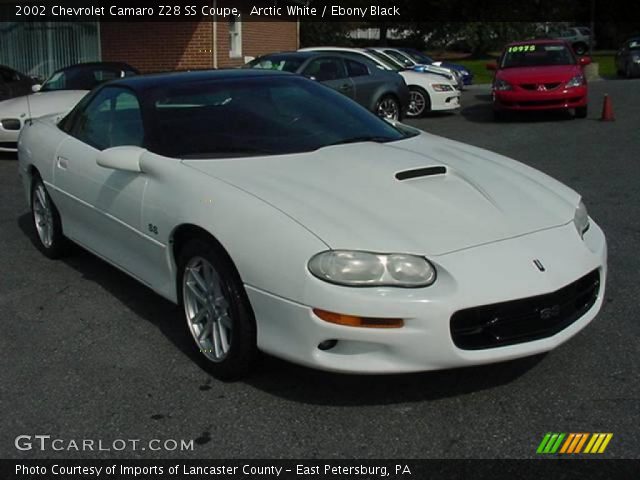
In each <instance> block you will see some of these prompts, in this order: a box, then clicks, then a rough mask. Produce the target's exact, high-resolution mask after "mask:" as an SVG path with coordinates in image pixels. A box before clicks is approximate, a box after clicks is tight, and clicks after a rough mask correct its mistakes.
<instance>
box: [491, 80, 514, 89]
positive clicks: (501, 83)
mask: <svg viewBox="0 0 640 480" xmlns="http://www.w3.org/2000/svg"><path fill="white" fill-rule="evenodd" d="M493 88H494V89H495V90H502V91H504V90H512V88H511V85H510V84H509V83H507V82H505V81H504V80H500V79H496V81H495V82H494V83H493Z"/></svg>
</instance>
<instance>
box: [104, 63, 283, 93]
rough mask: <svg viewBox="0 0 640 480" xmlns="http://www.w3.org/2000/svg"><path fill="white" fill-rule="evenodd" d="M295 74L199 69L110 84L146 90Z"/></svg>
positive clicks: (126, 79)
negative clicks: (183, 84) (186, 84)
mask: <svg viewBox="0 0 640 480" xmlns="http://www.w3.org/2000/svg"><path fill="white" fill-rule="evenodd" d="M287 76H294V75H293V74H292V73H289V72H281V71H277V70H261V69H240V68H228V69H220V70H198V71H193V72H168V73H154V74H151V75H138V76H134V77H125V78H120V79H117V80H112V81H110V82H108V83H107V84H108V85H109V86H116V85H117V86H123V87H128V88H130V89H132V90H134V91H136V92H144V91H145V90H148V89H150V88H155V87H161V86H168V85H175V84H181V83H195V82H206V81H215V80H229V79H231V80H241V79H245V78H256V77H287Z"/></svg>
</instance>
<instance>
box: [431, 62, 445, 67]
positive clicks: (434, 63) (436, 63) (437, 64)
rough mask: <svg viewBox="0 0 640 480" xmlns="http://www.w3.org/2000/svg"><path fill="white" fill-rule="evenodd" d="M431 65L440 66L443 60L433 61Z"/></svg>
mask: <svg viewBox="0 0 640 480" xmlns="http://www.w3.org/2000/svg"><path fill="white" fill-rule="evenodd" d="M431 65H435V66H436V67H440V66H441V65H442V62H433V63H432V64H431Z"/></svg>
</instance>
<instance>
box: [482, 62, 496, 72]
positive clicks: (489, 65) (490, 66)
mask: <svg viewBox="0 0 640 480" xmlns="http://www.w3.org/2000/svg"><path fill="white" fill-rule="evenodd" d="M485 66H486V67H487V70H491V71H495V70H497V69H498V64H497V63H495V62H489V63H487V64H486V65H485Z"/></svg>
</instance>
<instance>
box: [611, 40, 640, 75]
mask: <svg viewBox="0 0 640 480" xmlns="http://www.w3.org/2000/svg"><path fill="white" fill-rule="evenodd" d="M616 71H617V72H618V75H624V76H625V77H627V78H633V77H637V76H640V35H639V36H635V37H632V38H630V39H628V40H627V41H625V42H624V43H623V44H622V47H620V50H618V52H617V53H616Z"/></svg>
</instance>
